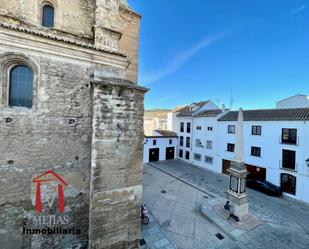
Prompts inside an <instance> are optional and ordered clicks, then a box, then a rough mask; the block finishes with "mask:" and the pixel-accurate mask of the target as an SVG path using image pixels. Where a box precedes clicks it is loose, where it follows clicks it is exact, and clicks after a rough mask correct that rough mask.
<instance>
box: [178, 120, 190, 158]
mask: <svg viewBox="0 0 309 249" xmlns="http://www.w3.org/2000/svg"><path fill="white" fill-rule="evenodd" d="M175 122H176V125H175V129H176V130H174V132H176V133H177V134H178V153H177V157H178V154H179V150H183V158H179V159H184V158H185V155H186V151H189V152H190V158H191V157H192V155H191V153H192V151H191V148H192V136H191V134H192V131H193V126H192V123H193V121H192V118H191V117H177V118H176V121H175ZM181 122H183V123H184V132H180V123H181ZM187 123H191V133H187ZM180 136H183V146H180ZM186 137H189V138H190V148H187V147H186Z"/></svg>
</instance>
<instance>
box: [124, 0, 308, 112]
mask: <svg viewBox="0 0 309 249" xmlns="http://www.w3.org/2000/svg"><path fill="white" fill-rule="evenodd" d="M129 3H130V5H131V7H132V8H133V9H135V10H136V11H137V12H139V13H140V14H141V15H142V23H141V34H140V65H139V84H140V85H143V86H146V87H148V88H150V91H149V92H148V93H147V95H146V99H145V108H147V109H150V108H173V107H175V106H179V105H185V104H190V103H191V102H194V101H199V100H207V99H211V100H213V101H214V102H215V103H217V104H219V106H221V105H222V104H225V105H226V107H229V106H230V102H231V101H230V100H231V96H232V99H233V103H232V109H238V108H239V107H243V108H246V109H258V108H273V107H275V102H276V101H277V100H281V99H283V98H286V97H288V96H291V95H295V94H298V93H302V94H307V95H309V0H250V1H248V0H233V1H231V0H190V1H189V0H146V1H145V0H144V1H141V0H129ZM231 93H232V94H231Z"/></svg>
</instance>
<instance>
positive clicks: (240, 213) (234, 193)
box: [226, 108, 249, 220]
mask: <svg viewBox="0 0 309 249" xmlns="http://www.w3.org/2000/svg"><path fill="white" fill-rule="evenodd" d="M243 126H244V125H243V110H242V109H241V108H240V109H239V112H238V120H237V127H236V145H235V154H234V159H233V161H232V162H231V164H230V168H229V169H228V172H229V186H228V190H227V192H226V198H227V199H228V200H229V201H230V202H231V203H232V213H233V214H234V215H235V216H237V217H238V218H239V220H241V219H242V217H244V216H245V215H247V214H248V206H249V205H248V198H247V193H246V178H247V175H248V171H247V169H246V166H245V164H244V162H243V147H244V145H243Z"/></svg>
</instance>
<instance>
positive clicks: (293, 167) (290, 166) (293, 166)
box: [279, 160, 298, 172]
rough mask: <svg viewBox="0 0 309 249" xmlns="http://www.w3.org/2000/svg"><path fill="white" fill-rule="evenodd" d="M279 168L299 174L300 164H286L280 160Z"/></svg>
mask: <svg viewBox="0 0 309 249" xmlns="http://www.w3.org/2000/svg"><path fill="white" fill-rule="evenodd" d="M279 168H280V169H282V170H287V171H292V172H297V170H298V164H297V163H296V162H294V163H291V162H285V161H282V160H279Z"/></svg>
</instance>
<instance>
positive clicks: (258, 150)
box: [251, 146, 261, 157]
mask: <svg viewBox="0 0 309 249" xmlns="http://www.w3.org/2000/svg"><path fill="white" fill-rule="evenodd" d="M251 156H258V157H260V156H261V148H260V147H254V146H252V147H251Z"/></svg>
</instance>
